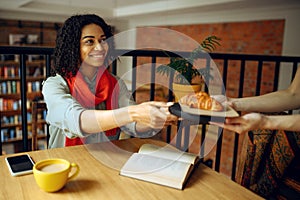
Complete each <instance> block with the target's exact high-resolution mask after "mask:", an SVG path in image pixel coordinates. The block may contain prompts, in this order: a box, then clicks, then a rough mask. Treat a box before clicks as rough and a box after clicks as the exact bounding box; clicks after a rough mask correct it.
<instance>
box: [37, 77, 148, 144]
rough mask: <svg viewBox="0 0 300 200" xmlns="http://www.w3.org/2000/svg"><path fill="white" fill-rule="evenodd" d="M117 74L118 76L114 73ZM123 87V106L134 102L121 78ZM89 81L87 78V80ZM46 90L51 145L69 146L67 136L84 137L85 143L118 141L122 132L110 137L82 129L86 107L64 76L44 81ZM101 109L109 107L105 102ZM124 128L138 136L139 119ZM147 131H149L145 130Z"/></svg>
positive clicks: (91, 87)
mask: <svg viewBox="0 0 300 200" xmlns="http://www.w3.org/2000/svg"><path fill="white" fill-rule="evenodd" d="M114 77H116V76H114ZM116 79H117V80H118V84H119V88H120V93H119V107H126V106H129V105H134V104H135V102H134V101H133V99H132V96H131V94H130V92H129V91H128V89H127V87H126V85H125V83H124V82H123V81H122V80H120V79H118V78H117V77H116ZM86 81H87V80H86ZM87 83H88V85H89V87H90V89H91V91H92V92H94V90H95V89H94V88H95V79H92V80H91V81H87ZM42 93H43V96H44V100H45V102H46V104H47V109H48V111H47V117H46V121H47V123H48V124H49V125H50V126H49V132H50V138H49V148H57V147H64V146H65V137H66V136H67V137H69V138H74V137H81V138H82V137H84V138H85V143H97V142H103V141H108V140H116V139H118V138H119V135H120V132H119V133H117V135H116V136H112V137H106V135H105V134H104V132H100V133H97V134H85V133H84V132H82V130H81V128H80V123H79V119H80V114H81V113H82V112H83V111H84V110H85V108H84V107H82V106H81V105H80V103H79V102H78V101H76V99H74V98H73V96H72V95H71V94H70V90H69V87H68V85H67V82H66V81H65V80H64V78H63V77H62V76H60V75H56V76H54V77H49V78H48V79H47V80H46V81H45V82H44V83H43V89H42ZM99 109H100V110H105V109H106V107H105V103H104V102H103V103H101V104H100V105H99ZM120 128H121V130H122V131H123V132H125V133H127V134H129V135H137V133H136V130H135V122H134V123H130V124H127V125H126V126H123V127H120ZM144 134H145V133H144Z"/></svg>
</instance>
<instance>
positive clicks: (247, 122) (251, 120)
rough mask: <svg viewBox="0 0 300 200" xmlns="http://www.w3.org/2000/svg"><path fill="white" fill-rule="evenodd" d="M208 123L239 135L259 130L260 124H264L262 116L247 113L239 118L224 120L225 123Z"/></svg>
mask: <svg viewBox="0 0 300 200" xmlns="http://www.w3.org/2000/svg"><path fill="white" fill-rule="evenodd" d="M209 123H210V124H212V125H216V126H219V127H221V128H224V129H227V130H230V131H234V132H236V133H239V134H243V133H246V132H248V131H250V130H256V129H260V128H261V124H263V123H264V115H262V114H259V113H249V114H246V115H243V116H241V117H234V118H226V119H225V123H219V122H209Z"/></svg>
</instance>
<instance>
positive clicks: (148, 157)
mask: <svg viewBox="0 0 300 200" xmlns="http://www.w3.org/2000/svg"><path fill="white" fill-rule="evenodd" d="M198 160H199V157H198V155H195V154H191V153H186V152H183V151H179V150H177V149H175V148H169V147H159V146H156V145H152V144H143V145H142V146H141V147H140V149H139V152H138V153H134V154H132V156H131V157H130V158H129V159H128V160H127V162H126V163H125V165H124V166H123V167H122V168H121V171H120V175H122V176H128V177H131V178H136V179H140V180H143V181H148V182H152V183H156V184H160V185H164V186H169V187H173V188H177V189H183V188H184V186H185V183H186V181H187V179H188V177H189V175H190V174H191V172H192V170H193V168H194V166H195V165H196V164H197V162H198Z"/></svg>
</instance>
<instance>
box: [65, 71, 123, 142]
mask: <svg viewBox="0 0 300 200" xmlns="http://www.w3.org/2000/svg"><path fill="white" fill-rule="evenodd" d="M67 83H68V86H69V89H70V93H71V95H72V96H73V97H74V98H75V99H76V100H77V101H78V102H79V103H80V104H81V105H82V106H83V107H84V108H87V109H94V108H95V106H97V105H98V104H100V103H102V102H105V103H106V109H107V110H112V109H115V108H118V94H119V87H118V84H117V80H116V78H115V77H113V76H112V75H111V74H110V73H109V72H108V70H107V69H106V68H104V67H100V68H99V70H98V73H97V77H96V84H97V86H96V90H95V94H93V93H92V92H91V90H90V89H89V87H88V84H87V83H86V82H85V80H84V78H83V75H82V73H81V72H80V71H79V72H78V73H77V75H76V76H75V77H71V78H68V79H67ZM116 132H117V129H116V128H115V129H111V130H108V131H106V136H114V135H116ZM83 143H84V141H83V138H79V137H76V138H74V139H73V138H72V139H71V138H68V137H66V143H65V146H74V145H79V144H83Z"/></svg>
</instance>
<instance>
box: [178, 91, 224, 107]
mask: <svg viewBox="0 0 300 200" xmlns="http://www.w3.org/2000/svg"><path fill="white" fill-rule="evenodd" d="M179 103H181V104H184V105H187V106H189V107H191V108H199V109H203V110H211V111H223V110H224V107H223V106H222V104H221V103H220V102H218V101H217V100H215V99H214V98H212V97H210V96H209V95H208V94H207V93H206V92H197V93H191V94H188V95H186V96H184V97H182V98H181V99H180V100H179Z"/></svg>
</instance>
